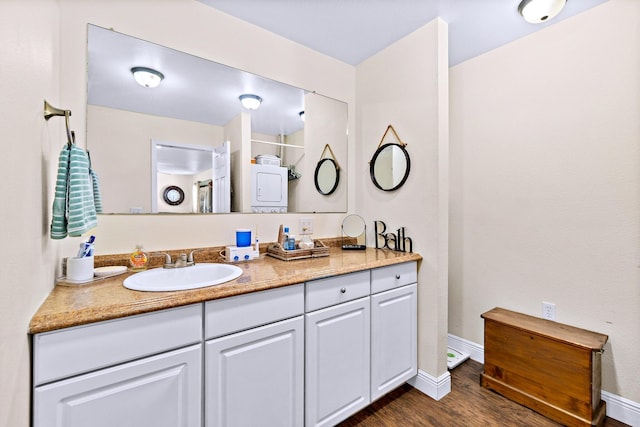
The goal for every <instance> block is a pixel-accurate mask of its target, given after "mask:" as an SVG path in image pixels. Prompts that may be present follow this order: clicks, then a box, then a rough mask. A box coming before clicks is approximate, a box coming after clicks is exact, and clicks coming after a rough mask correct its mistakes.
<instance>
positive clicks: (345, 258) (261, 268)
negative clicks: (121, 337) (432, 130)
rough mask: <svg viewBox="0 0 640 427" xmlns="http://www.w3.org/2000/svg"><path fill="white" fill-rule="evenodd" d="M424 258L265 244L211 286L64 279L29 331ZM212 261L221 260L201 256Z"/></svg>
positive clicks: (369, 250) (388, 252)
mask: <svg viewBox="0 0 640 427" xmlns="http://www.w3.org/2000/svg"><path fill="white" fill-rule="evenodd" d="M96 259H97V258H96ZM421 259H422V257H421V256H420V255H419V254H415V253H406V252H395V251H391V250H386V249H374V248H367V249H366V250H360V251H344V250H342V249H341V248H339V247H330V249H329V256H325V257H321V258H308V259H303V260H295V261H281V260H278V259H276V258H272V257H270V256H266V255H265V254H264V253H263V251H262V250H261V255H260V258H259V259H257V260H253V261H248V262H240V263H235V264H234V265H237V266H238V267H240V268H242V270H243V273H242V275H241V276H240V277H239V278H237V279H236V280H233V281H230V282H227V283H223V284H220V285H215V286H210V287H206V288H199V289H193V290H185V291H170V292H141V291H132V290H129V289H127V288H125V287H124V286H123V285H122V282H123V281H124V279H125V278H126V277H128V276H129V275H131V274H133V273H132V272H127V273H123V274H121V275H118V276H114V277H110V278H105V279H101V280H97V281H95V282H92V283H91V284H85V285H68V284H64V283H58V284H57V285H56V286H55V288H54V289H53V290H52V291H51V294H50V295H49V296H48V297H47V299H46V300H45V301H44V303H43V304H42V305H41V306H40V308H39V309H38V311H37V312H36V313H35V315H34V316H33V318H32V319H31V323H30V324H29V333H31V334H36V333H41V332H47V331H52V330H56V329H61V328H67V327H71V326H78V325H84V324H87V323H93V322H99V321H103V320H110V319H117V318H121V317H126V316H131V315H135V314H141V313H148V312H152V311H156V310H162V309H166V308H172V307H179V306H183V305H187V304H194V303H199V302H204V301H209V300H214V299H218V298H225V297H230V296H234V295H241V294H245V293H250V292H257V291H263V290H267V289H272V288H278V287H281V286H287V285H292V284H296V283H302V282H306V281H308V280H313V279H319V278H322V277H329V276H335V275H338V274H345V273H352V272H355V271H361V270H367V269H371V268H377V267H384V266H387V265H392V264H399V263H403V262H408V261H418V260H421ZM212 261H215V260H210V261H207V260H203V261H201V262H212ZM113 265H118V264H113ZM97 266H99V265H98V263H97V262H96V267H97Z"/></svg>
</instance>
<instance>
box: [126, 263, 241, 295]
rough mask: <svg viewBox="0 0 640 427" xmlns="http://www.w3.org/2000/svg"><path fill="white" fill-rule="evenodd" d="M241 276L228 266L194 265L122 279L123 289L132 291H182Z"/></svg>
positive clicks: (238, 270) (217, 283) (137, 274)
mask: <svg viewBox="0 0 640 427" xmlns="http://www.w3.org/2000/svg"><path fill="white" fill-rule="evenodd" d="M241 275H242V269H241V268H239V267H237V266H235V265H230V264H207V263H203V264H196V265H193V266H190V267H183V268H154V269H152V270H147V271H143V272H140V273H136V274H134V275H132V276H129V277H127V278H126V279H124V283H123V284H124V287H125V288H128V289H132V290H134V291H149V292H164V291H183V290H187V289H197V288H204V287H206V286H213V285H219V284H221V283H225V282H228V281H230V280H234V279H236V278H238V277H240V276H241Z"/></svg>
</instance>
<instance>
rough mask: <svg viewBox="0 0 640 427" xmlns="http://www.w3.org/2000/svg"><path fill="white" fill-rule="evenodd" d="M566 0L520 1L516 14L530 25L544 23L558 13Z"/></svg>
mask: <svg viewBox="0 0 640 427" xmlns="http://www.w3.org/2000/svg"><path fill="white" fill-rule="evenodd" d="M566 3H567V0H522V1H521V2H520V5H519V6H518V12H519V13H520V15H522V17H523V18H524V20H525V21H527V22H529V23H531V24H540V23H542V22H546V21H548V20H549V19H551V18H553V17H554V16H556V15H557V14H559V13H560V11H561V10H562V8H564V5H565V4H566Z"/></svg>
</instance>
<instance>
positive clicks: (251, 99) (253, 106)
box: [239, 93, 262, 110]
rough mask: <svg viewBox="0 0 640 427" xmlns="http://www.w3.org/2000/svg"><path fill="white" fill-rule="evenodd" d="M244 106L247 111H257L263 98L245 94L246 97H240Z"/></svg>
mask: <svg viewBox="0 0 640 427" xmlns="http://www.w3.org/2000/svg"><path fill="white" fill-rule="evenodd" d="M239 99H240V102H241V103H242V106H243V107H244V108H246V109H247V110H257V109H258V107H259V106H260V103H261V102H262V98H260V97H259V96H258V95H252V94H250V93H245V94H244V95H240V97H239Z"/></svg>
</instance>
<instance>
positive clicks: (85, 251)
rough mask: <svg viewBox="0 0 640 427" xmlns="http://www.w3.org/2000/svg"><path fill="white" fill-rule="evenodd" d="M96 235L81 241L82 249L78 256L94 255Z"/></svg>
mask: <svg viewBox="0 0 640 427" xmlns="http://www.w3.org/2000/svg"><path fill="white" fill-rule="evenodd" d="M95 240H96V236H91V237H89V240H87V241H86V242H84V243H80V250H79V251H78V258H85V257H89V256H91V255H93V242H95Z"/></svg>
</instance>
